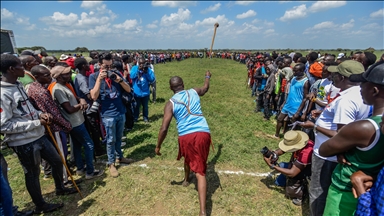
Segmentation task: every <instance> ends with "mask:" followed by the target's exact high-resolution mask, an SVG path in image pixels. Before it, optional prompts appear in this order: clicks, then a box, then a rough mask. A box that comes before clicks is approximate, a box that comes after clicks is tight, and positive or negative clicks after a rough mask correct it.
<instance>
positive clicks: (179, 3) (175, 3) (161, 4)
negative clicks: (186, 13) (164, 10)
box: [151, 1, 196, 8]
mask: <svg viewBox="0 0 384 216" xmlns="http://www.w3.org/2000/svg"><path fill="white" fill-rule="evenodd" d="M151 4H152V6H154V7H171V8H175V7H179V8H180V7H181V8H185V7H188V6H196V1H152V3H151Z"/></svg>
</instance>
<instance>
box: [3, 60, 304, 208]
mask: <svg viewBox="0 0 384 216" xmlns="http://www.w3.org/2000/svg"><path fill="white" fill-rule="evenodd" d="M206 70H210V71H211V73H212V78H211V85H210V89H209V92H208V93H207V94H206V95H205V96H204V97H202V98H201V105H202V109H203V112H204V116H205V117H206V119H207V121H208V124H209V126H210V129H211V135H212V141H213V144H214V151H212V149H211V152H210V155H209V160H208V162H209V163H208V171H207V180H208V196H207V208H208V209H207V212H208V213H209V214H212V215H308V208H307V207H306V206H304V207H298V206H295V205H293V204H292V202H291V201H290V200H288V199H286V198H285V197H284V189H283V188H279V187H274V186H273V181H274V177H275V176H272V177H257V176H253V174H255V173H267V172H270V169H269V168H268V167H267V165H266V164H265V163H264V161H263V158H262V155H261V154H260V149H261V148H262V147H264V146H268V147H269V148H277V146H278V142H279V140H276V139H273V138H270V137H269V135H272V134H274V128H275V124H276V122H275V121H274V120H271V121H264V120H263V118H262V117H263V116H262V114H260V113H257V114H256V113H254V112H253V110H254V108H255V107H254V106H255V103H254V102H253V100H254V98H251V97H250V95H251V92H250V90H249V89H246V85H245V81H246V76H247V72H246V68H245V66H244V65H243V64H239V63H237V62H235V61H231V60H222V59H188V60H184V61H182V62H172V63H167V64H161V65H160V64H157V65H155V72H156V77H157V95H158V99H157V103H156V104H150V106H149V116H150V121H151V122H150V123H149V124H145V123H144V122H143V121H142V119H140V121H139V122H138V123H136V124H135V126H134V129H133V131H132V132H130V133H128V134H127V145H126V146H124V147H123V150H124V155H125V156H126V157H130V158H134V159H136V160H137V162H135V163H134V164H132V165H129V166H120V167H118V170H119V172H120V176H119V177H118V178H111V177H110V176H109V173H108V170H107V169H106V174H104V176H102V177H100V178H97V179H95V180H84V182H83V183H81V184H80V186H81V189H82V193H83V195H84V198H83V199H80V196H79V195H78V194H73V195H68V196H63V197H58V196H56V195H55V193H54V184H53V180H47V181H45V180H43V174H41V181H40V182H41V188H42V191H43V195H44V198H45V199H46V201H49V202H64V204H65V206H64V208H62V209H61V210H60V211H57V212H54V213H52V214H47V215H197V214H198V212H199V203H198V196H197V191H196V187H195V185H196V181H193V182H194V184H191V185H190V186H189V187H186V188H185V187H182V186H179V185H175V184H172V183H171V182H172V181H181V180H182V179H183V174H184V173H183V170H182V167H183V161H176V157H177V151H178V146H177V131H176V128H175V121H174V120H173V121H172V123H171V126H170V130H169V132H168V136H167V138H166V139H165V142H164V143H163V146H162V151H161V152H162V156H156V155H155V152H154V150H155V145H156V141H157V134H158V130H159V128H160V125H161V121H162V115H163V108H164V105H165V102H166V101H167V100H168V99H169V98H170V97H171V96H172V95H173V92H172V91H171V90H170V89H169V84H168V81H169V78H170V77H172V76H175V75H178V76H181V77H182V78H183V79H184V84H185V87H186V88H192V87H196V86H202V85H203V82H204V76H205V71H206ZM271 119H273V118H271ZM3 154H5V155H6V160H7V161H8V163H9V167H10V170H9V174H8V176H9V180H10V183H11V188H12V190H13V196H14V204H15V205H18V206H19V207H20V209H33V208H34V205H33V203H32V202H31V198H30V196H29V194H28V192H27V191H26V188H25V182H24V176H23V171H22V168H21V166H20V164H19V162H18V159H17V157H15V156H13V155H12V152H11V150H9V149H8V150H5V151H3ZM288 159H289V155H285V156H284V157H282V158H281V159H280V161H287V160H288ZM103 160H104V161H105V160H106V156H103V157H100V158H98V162H97V164H96V167H98V168H101V169H105V164H104V163H102V161H103ZM226 171H227V172H226ZM228 171H233V172H238V173H237V174H235V173H231V172H228ZM75 177H76V178H79V177H78V176H75Z"/></svg>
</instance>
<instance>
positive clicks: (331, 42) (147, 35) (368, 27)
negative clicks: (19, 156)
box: [1, 1, 384, 50]
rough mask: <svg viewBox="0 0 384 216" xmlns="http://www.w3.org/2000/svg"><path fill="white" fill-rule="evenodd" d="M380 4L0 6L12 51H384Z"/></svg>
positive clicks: (68, 3) (11, 3)
mask: <svg viewBox="0 0 384 216" xmlns="http://www.w3.org/2000/svg"><path fill="white" fill-rule="evenodd" d="M383 8H384V3H383V2H382V1H372V2H369V1H272V2H271V1H41V2H39V1H1V28H2V29H7V30H13V33H14V35H15V40H16V46H17V47H30V46H43V47H45V48H46V49H47V50H58V49H64V50H67V49H68V50H70V49H75V48H76V47H87V48H88V49H106V50H113V49H126V50H137V49H204V48H208V49H209V48H210V46H211V43H212V37H213V32H214V24H215V23H219V27H218V28H217V31H216V37H215V42H214V46H213V49H249V50H251V49H252V50H257V49H288V48H289V49H337V48H343V49H366V48H368V47H373V48H375V49H384V39H383V38H384V36H383V28H384V23H383V22H384V9H383Z"/></svg>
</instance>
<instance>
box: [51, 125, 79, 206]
mask: <svg viewBox="0 0 384 216" xmlns="http://www.w3.org/2000/svg"><path fill="white" fill-rule="evenodd" d="M45 129H46V130H47V131H48V133H49V136H50V137H51V139H52V141H53V144H54V145H55V147H56V150H57V152H58V153H59V155H60V158H61V162H62V163H63V165H64V167H65V170H66V171H67V173H68V175H69V177H70V178H71V180H72V183H73V185H74V186H75V188H76V190H77V192H78V193H79V194H80V197H81V198H83V194H81V192H80V189H79V188H78V187H77V184H76V182H75V180H74V179H73V177H72V174H71V172H70V171H69V169H68V166H67V163H66V162H65V159H64V157H63V155H62V154H61V151H60V148H59V146H58V144H57V142H56V140H55V137H53V134H52V132H51V129H50V128H49V127H48V126H46V127H45ZM71 151H72V149H71Z"/></svg>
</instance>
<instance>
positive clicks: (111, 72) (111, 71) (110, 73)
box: [107, 70, 118, 80]
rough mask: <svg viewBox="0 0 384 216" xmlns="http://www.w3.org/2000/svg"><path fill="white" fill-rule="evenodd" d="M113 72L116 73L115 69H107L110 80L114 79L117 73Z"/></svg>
mask: <svg viewBox="0 0 384 216" xmlns="http://www.w3.org/2000/svg"><path fill="white" fill-rule="evenodd" d="M115 73H118V71H117V70H109V71H107V77H108V78H109V79H111V80H116V78H117V75H116V74H115Z"/></svg>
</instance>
